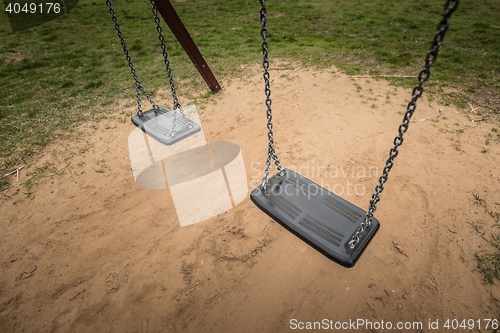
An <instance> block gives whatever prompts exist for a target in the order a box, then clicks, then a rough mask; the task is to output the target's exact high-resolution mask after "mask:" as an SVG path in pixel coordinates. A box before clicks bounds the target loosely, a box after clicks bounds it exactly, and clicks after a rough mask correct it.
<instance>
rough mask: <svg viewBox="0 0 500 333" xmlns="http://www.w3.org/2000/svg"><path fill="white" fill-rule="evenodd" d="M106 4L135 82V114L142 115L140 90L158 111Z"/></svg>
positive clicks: (114, 16) (109, 6) (111, 10)
mask: <svg viewBox="0 0 500 333" xmlns="http://www.w3.org/2000/svg"><path fill="white" fill-rule="evenodd" d="M106 4H107V5H108V9H109V13H110V14H111V19H112V20H113V23H114V24H115V29H116V32H117V33H118V38H120V43H121V45H122V48H123V53H124V54H125V59H127V62H128V66H129V67H130V73H131V74H132V77H133V78H134V82H135V92H136V97H137V115H138V116H139V117H142V113H143V112H142V106H141V92H142V93H143V94H144V96H146V99H147V100H148V101H149V103H151V105H152V106H153V109H155V111H158V110H159V109H160V108H159V106H158V105H157V104H156V103H155V102H154V101H153V99H152V98H151V96H149V94H148V93H147V92H146V89H144V87H143V86H142V84H141V82H140V81H139V78H138V77H137V74H136V72H135V69H134V64H133V63H132V58H131V57H130V55H129V53H128V49H127V46H126V45H125V39H124V38H123V34H122V32H121V29H120V26H119V25H118V20H117V19H116V15H115V11H114V10H113V7H112V5H111V1H110V0H106Z"/></svg>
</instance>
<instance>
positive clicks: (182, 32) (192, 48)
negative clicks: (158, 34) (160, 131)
mask: <svg viewBox="0 0 500 333" xmlns="http://www.w3.org/2000/svg"><path fill="white" fill-rule="evenodd" d="M155 3H156V7H157V8H158V11H159V12H160V14H161V16H162V17H163V19H164V20H165V22H167V25H168V26H169V28H170V30H172V32H173V34H174V35H175V37H176V38H177V40H178V41H179V43H180V44H181V45H182V48H183V49H184V51H185V52H186V53H187V55H188V56H189V58H190V59H191V61H192V62H193V64H194V66H195V67H196V69H197V70H198V72H200V74H201V76H202V77H203V79H204V80H205V82H206V83H207V85H208V87H209V88H210V90H212V91H213V92H217V91H219V90H220V85H219V82H217V79H216V78H215V76H214V74H213V73H212V71H211V70H210V68H209V67H208V64H207V63H206V61H205V59H203V56H202V55H201V53H200V51H199V50H198V48H197V47H196V44H195V43H194V42H193V39H192V38H191V36H190V35H189V33H188V31H187V30H186V27H185V26H184V24H183V23H182V21H181V19H180V18H179V16H178V15H177V13H176V12H175V10H174V7H172V4H171V3H170V1H169V0H155Z"/></svg>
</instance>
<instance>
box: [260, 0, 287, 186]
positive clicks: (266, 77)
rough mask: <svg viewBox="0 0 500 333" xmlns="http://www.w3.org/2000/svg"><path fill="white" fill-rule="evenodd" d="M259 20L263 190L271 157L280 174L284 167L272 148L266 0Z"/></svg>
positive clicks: (261, 7)
mask: <svg viewBox="0 0 500 333" xmlns="http://www.w3.org/2000/svg"><path fill="white" fill-rule="evenodd" d="M260 22H261V25H262V28H261V30H260V35H261V36H262V67H263V68H264V74H263V76H264V87H265V88H264V91H265V93H266V107H267V111H266V113H267V129H268V133H267V138H268V142H269V144H268V149H267V159H266V167H265V169H264V178H262V185H261V186H260V188H261V190H265V189H266V187H267V182H268V178H269V169H270V167H271V158H272V159H273V160H274V163H275V164H276V167H277V168H278V171H279V173H280V175H281V176H283V175H284V172H285V171H284V169H283V167H282V166H281V163H280V161H279V159H278V155H277V154H276V151H275V148H274V136H273V122H272V120H273V111H272V109H271V85H270V75H269V59H268V54H269V49H268V44H267V36H268V34H269V33H268V31H267V26H266V24H267V10H266V1H265V0H260Z"/></svg>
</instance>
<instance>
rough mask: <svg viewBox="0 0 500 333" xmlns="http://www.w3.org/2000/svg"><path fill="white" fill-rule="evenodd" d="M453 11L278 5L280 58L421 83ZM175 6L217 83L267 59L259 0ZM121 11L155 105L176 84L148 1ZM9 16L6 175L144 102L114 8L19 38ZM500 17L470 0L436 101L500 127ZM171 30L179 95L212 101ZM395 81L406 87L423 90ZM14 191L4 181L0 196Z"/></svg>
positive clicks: (4, 46)
mask: <svg viewBox="0 0 500 333" xmlns="http://www.w3.org/2000/svg"><path fill="white" fill-rule="evenodd" d="M443 3H444V1H441V0H439V1H438V0H422V1H410V2H401V1H396V0H369V1H368V0H363V1H361V2H359V1H349V0H339V1H329V0H312V1H310V0H287V1H283V0H279V1H278V0H272V1H271V0H270V1H269V2H268V12H269V21H268V28H269V32H270V35H269V44H270V49H269V51H270V57H271V60H274V59H277V58H282V59H287V60H292V61H299V62H301V63H302V64H303V65H304V66H316V67H318V68H325V67H328V66H330V65H332V64H333V65H336V66H337V67H339V68H340V69H342V70H343V71H345V72H346V73H348V74H351V75H357V74H370V75H379V74H380V75H388V74H389V75H390V74H404V75H416V74H417V73H418V71H419V70H420V68H421V67H422V66H423V63H424V60H423V59H424V56H425V54H426V52H427V50H428V49H429V46H430V42H431V40H432V38H433V35H434V32H435V28H436V25H437V22H439V20H440V17H441V13H442V6H443ZM173 4H174V7H175V8H176V10H177V12H178V14H179V16H180V17H181V19H182V20H183V21H184V24H185V25H186V27H187V29H188V30H189V32H190V33H191V35H192V37H193V39H194V41H195V43H196V44H197V45H198V47H199V49H200V50H201V52H202V54H203V55H204V57H205V59H206V60H207V62H208V64H209V65H210V67H211V69H212V70H213V72H214V74H215V75H216V77H222V76H225V75H240V74H242V73H241V65H244V64H250V63H259V62H260V61H261V55H260V23H259V14H258V11H259V5H258V2H257V1H256V0H252V1H250V0H235V1H223V0H211V1H209V0H198V1H186V2H173ZM114 7H115V11H116V14H117V16H118V20H119V23H120V25H121V27H122V30H123V33H124V36H125V38H126V41H127V45H128V48H129V50H130V52H131V55H132V59H133V61H134V63H135V65H136V70H137V73H138V75H139V78H140V79H141V81H142V83H143V84H144V85H145V86H146V88H147V89H148V90H149V91H150V92H151V93H152V94H153V96H155V92H157V91H158V89H159V88H166V87H167V78H166V74H165V68H164V64H163V62H162V59H161V52H160V49H159V42H158V39H157V36H156V31H155V25H154V22H153V20H152V14H151V10H150V8H149V5H148V2H147V1H132V0H120V1H118V0H117V1H115V2H114ZM0 8H1V7H0ZM2 15H3V17H1V18H0V175H1V174H4V173H5V172H6V171H9V170H11V169H12V168H15V167H17V166H19V165H20V164H21V163H26V162H29V161H30V160H31V159H32V158H34V156H36V155H37V153H38V152H39V151H40V150H41V149H43V147H44V146H45V145H46V144H48V143H49V142H51V141H52V140H53V139H54V138H55V137H57V136H61V135H65V134H67V133H68V132H70V131H71V129H72V128H73V127H74V126H75V125H76V124H78V123H81V122H82V121H85V120H88V119H90V118H91V117H94V118H95V116H96V115H98V114H105V113H106V112H113V110H114V108H113V107H110V106H109V105H110V104H112V103H113V101H117V100H119V99H123V98H129V99H132V98H133V94H134V90H133V89H134V86H133V83H132V80H131V76H130V72H129V68H128V66H127V64H126V62H125V59H124V55H123V52H122V49H121V45H120V43H119V41H118V38H117V35H116V31H115V30H114V27H113V25H112V22H111V19H110V15H109V13H108V11H107V7H106V4H105V2H104V1H92V0H81V1H80V2H79V3H78V5H77V6H76V7H75V8H73V10H72V11H71V13H70V14H67V15H63V16H61V17H59V18H57V19H56V20H54V21H50V22H48V23H46V24H43V25H42V26H38V27H34V28H32V29H29V30H25V31H21V32H17V33H12V32H11V30H10V27H9V25H8V20H7V17H6V15H5V12H4V10H3V8H2V12H1V13H0V16H2ZM499 18H500V2H499V1H498V0H482V1H480V0H469V1H462V3H461V4H460V7H459V10H458V12H456V13H455V14H454V17H453V18H452V25H451V28H450V30H449V31H448V34H447V36H446V38H445V42H444V46H443V47H442V50H441V52H440V57H439V59H438V61H437V63H436V64H435V66H434V70H433V74H432V77H431V81H430V82H429V87H430V88H432V89H428V90H429V91H428V92H431V93H432V94H434V95H437V96H439V98H441V99H442V100H443V101H444V102H446V103H451V104H456V105H458V106H460V107H464V108H465V107H466V105H467V102H468V101H473V102H474V105H476V106H481V109H480V110H481V112H483V113H484V112H486V113H489V114H491V115H492V116H496V117H498V115H499V112H500V111H499V109H500V108H499V106H500V98H499V95H500V94H499V91H500V89H499V87H500V60H499V59H500V43H498V41H499V40H500V25H499V23H498V22H499ZM164 31H165V38H166V42H167V47H168V50H169V54H170V58H171V63H172V66H173V72H174V77H175V79H176V81H177V88H178V90H179V94H180V95H182V94H187V93H188V92H192V91H197V92H198V93H199V95H202V94H206V92H207V90H208V89H207V88H206V86H205V85H204V83H203V81H202V79H201V78H200V77H199V74H198V73H197V71H196V69H195V68H194V67H193V65H192V64H191V62H190V61H189V59H188V57H187V56H186V54H185V53H184V51H183V50H182V48H181V46H180V45H179V44H178V43H177V41H176V40H175V38H174V36H173V35H172V34H171V33H170V31H169V30H168V28H167V27H166V25H164ZM393 81H394V83H395V84H399V85H404V86H406V87H410V86H413V85H415V83H416V82H415V80H414V79H393ZM195 94H197V93H195ZM163 102H166V104H167V105H168V104H170V103H169V101H163ZM106 106H107V107H106ZM492 118H494V117H492ZM4 171H5V172H4ZM5 186H7V185H6V181H5V179H4V180H1V181H0V189H1V188H3V187H5Z"/></svg>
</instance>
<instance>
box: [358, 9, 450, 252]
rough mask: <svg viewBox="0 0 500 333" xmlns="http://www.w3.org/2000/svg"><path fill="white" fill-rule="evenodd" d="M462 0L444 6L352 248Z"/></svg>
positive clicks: (374, 204)
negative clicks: (423, 65) (452, 17)
mask: <svg viewBox="0 0 500 333" xmlns="http://www.w3.org/2000/svg"><path fill="white" fill-rule="evenodd" d="M459 2H460V0H447V1H446V4H445V6H444V14H443V18H442V19H441V21H440V22H439V24H438V27H437V30H436V33H435V35H434V40H433V42H432V46H431V48H430V50H429V51H428V52H427V55H426V57H425V67H424V68H423V69H422V70H421V71H420V73H419V74H418V85H416V86H415V88H413V91H412V98H411V101H410V102H409V103H408V105H407V107H406V112H405V114H404V117H403V122H402V123H401V125H399V128H398V135H397V136H396V137H395V138H394V147H393V148H391V149H390V151H389V158H388V159H387V161H386V164H385V167H384V170H383V172H382V175H381V176H380V178H379V184H378V185H377V186H376V187H375V193H374V194H373V195H372V198H371V200H370V206H369V208H368V212H367V214H366V216H365V218H364V219H363V222H361V225H360V226H359V227H358V229H357V230H356V232H355V233H354V235H353V236H352V237H351V240H350V241H349V243H348V245H349V247H350V248H351V249H354V248H355V247H356V245H357V244H358V243H359V241H360V234H361V233H362V232H363V231H364V230H365V229H367V228H369V227H370V226H371V221H372V218H373V214H374V213H375V211H376V210H377V203H378V202H379V201H380V194H381V193H382V191H383V190H384V184H385V183H386V182H387V179H388V177H389V171H391V169H392V167H393V166H394V159H395V158H396V157H397V156H398V148H399V146H401V145H402V144H403V135H404V134H405V133H406V131H407V130H408V124H409V123H410V120H411V117H412V116H413V113H414V112H415V109H416V108H417V100H418V99H419V98H420V97H421V96H422V94H423V92H424V87H423V85H424V83H425V82H426V81H427V80H429V77H430V75H431V66H432V65H433V64H434V62H435V61H436V59H437V56H438V52H439V48H440V47H441V43H442V42H443V39H444V35H445V34H446V31H447V30H448V27H449V26H450V19H451V14H453V12H454V11H455V10H456V9H457V6H458V3H459Z"/></svg>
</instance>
